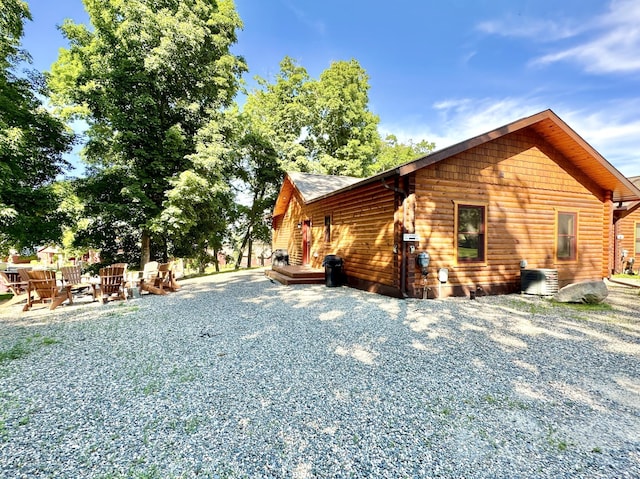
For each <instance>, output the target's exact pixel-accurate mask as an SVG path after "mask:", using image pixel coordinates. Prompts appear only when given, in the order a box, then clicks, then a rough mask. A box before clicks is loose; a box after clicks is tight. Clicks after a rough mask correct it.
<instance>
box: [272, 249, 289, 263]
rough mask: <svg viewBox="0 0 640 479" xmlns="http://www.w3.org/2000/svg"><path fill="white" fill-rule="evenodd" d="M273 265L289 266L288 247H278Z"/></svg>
mask: <svg viewBox="0 0 640 479" xmlns="http://www.w3.org/2000/svg"><path fill="white" fill-rule="evenodd" d="M271 264H272V266H288V265H289V253H288V252H287V250H286V249H277V250H275V251H274V252H273V261H272V263H271Z"/></svg>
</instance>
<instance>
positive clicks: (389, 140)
mask: <svg viewBox="0 0 640 479" xmlns="http://www.w3.org/2000/svg"><path fill="white" fill-rule="evenodd" d="M435 147H436V144H435V143H432V142H428V141H427V140H420V141H419V142H418V143H414V141H413V140H409V142H408V143H401V142H400V141H398V138H397V137H396V136H395V135H392V134H391V135H387V136H386V137H385V139H384V142H383V143H382V148H381V150H380V153H379V154H378V156H377V157H376V158H375V160H374V161H373V162H372V163H371V164H370V165H369V166H368V168H367V173H368V174H369V175H374V174H376V173H381V172H383V171H386V170H388V169H391V168H394V167H396V166H399V165H402V164H404V163H408V162H410V161H412V160H415V159H417V158H419V157H421V156H425V155H428V154H429V153H431V152H432V151H433V150H434V149H435Z"/></svg>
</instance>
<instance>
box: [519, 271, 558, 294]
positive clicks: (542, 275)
mask: <svg viewBox="0 0 640 479" xmlns="http://www.w3.org/2000/svg"><path fill="white" fill-rule="evenodd" d="M520 290H521V291H522V292H523V293H525V294H537V295H540V296H550V295H552V294H556V293H557V292H558V270H557V269H522V270H520Z"/></svg>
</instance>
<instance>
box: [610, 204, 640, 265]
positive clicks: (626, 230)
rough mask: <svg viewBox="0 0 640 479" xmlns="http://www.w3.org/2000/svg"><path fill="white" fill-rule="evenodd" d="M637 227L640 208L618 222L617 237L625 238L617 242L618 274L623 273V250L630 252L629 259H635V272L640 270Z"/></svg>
mask: <svg viewBox="0 0 640 479" xmlns="http://www.w3.org/2000/svg"><path fill="white" fill-rule="evenodd" d="M636 225H640V208H638V209H637V210H635V211H634V212H632V213H630V214H629V215H627V216H625V217H624V218H622V219H620V220H618V222H617V225H616V235H622V236H624V238H623V239H621V240H616V241H617V245H616V252H617V254H616V256H617V257H616V258H615V261H616V262H615V270H616V272H617V273H620V272H622V269H623V266H624V265H623V264H622V261H621V257H622V250H625V249H626V250H627V251H628V257H627V258H635V260H636V262H635V265H634V268H633V269H634V271H636V270H637V269H638V268H640V249H636V239H640V238H636Z"/></svg>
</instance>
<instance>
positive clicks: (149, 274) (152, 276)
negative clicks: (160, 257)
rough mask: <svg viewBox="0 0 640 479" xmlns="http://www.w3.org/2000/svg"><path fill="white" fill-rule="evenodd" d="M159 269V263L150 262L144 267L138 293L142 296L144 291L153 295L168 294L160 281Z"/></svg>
mask: <svg viewBox="0 0 640 479" xmlns="http://www.w3.org/2000/svg"><path fill="white" fill-rule="evenodd" d="M159 268H160V266H159V265H158V262H157V261H149V262H148V263H147V264H145V265H144V270H143V271H142V279H140V284H139V285H138V291H139V292H140V294H142V292H143V291H147V292H148V293H152V294H160V295H165V294H167V292H166V291H165V290H164V289H163V288H162V284H160V281H159V280H158V274H159Z"/></svg>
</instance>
